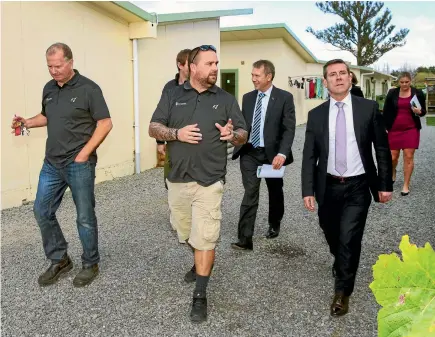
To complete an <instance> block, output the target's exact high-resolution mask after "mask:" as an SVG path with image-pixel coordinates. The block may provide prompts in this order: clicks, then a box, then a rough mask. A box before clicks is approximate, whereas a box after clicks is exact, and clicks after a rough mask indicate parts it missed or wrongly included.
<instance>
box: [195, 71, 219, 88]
mask: <svg viewBox="0 0 435 337" xmlns="http://www.w3.org/2000/svg"><path fill="white" fill-rule="evenodd" d="M216 81H217V73H212V74H209V75H208V76H207V77H205V78H201V79H199V81H198V82H199V83H200V84H201V85H202V86H204V87H208V88H209V87H212V86H214V85H215V84H216Z"/></svg>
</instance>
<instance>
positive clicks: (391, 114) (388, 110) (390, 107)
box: [383, 87, 426, 131]
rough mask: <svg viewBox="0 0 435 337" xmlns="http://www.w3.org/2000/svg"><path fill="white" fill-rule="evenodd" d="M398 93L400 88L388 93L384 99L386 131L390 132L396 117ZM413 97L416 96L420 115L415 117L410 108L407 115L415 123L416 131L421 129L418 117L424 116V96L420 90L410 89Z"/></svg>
mask: <svg viewBox="0 0 435 337" xmlns="http://www.w3.org/2000/svg"><path fill="white" fill-rule="evenodd" d="M399 92H400V88H393V89H390V91H388V94H387V97H386V98H385V104H384V111H383V114H384V120H385V127H386V128H387V130H388V131H390V130H391V128H392V127H393V124H394V121H395V119H396V117H397V104H398V102H399ZM414 95H416V96H417V99H418V101H419V102H420V105H421V115H419V116H418V115H416V114H415V113H414V112H413V111H412V109H411V106H409V113H410V114H411V115H412V118H413V119H414V122H415V127H416V128H417V129H419V130H420V129H421V121H420V117H423V116H424V115H426V96H425V95H424V93H423V91H421V90H420V89H417V88H414V87H411V97H414Z"/></svg>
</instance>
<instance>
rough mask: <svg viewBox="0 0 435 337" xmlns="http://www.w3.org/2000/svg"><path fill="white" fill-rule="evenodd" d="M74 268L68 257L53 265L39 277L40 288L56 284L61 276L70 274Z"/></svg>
mask: <svg viewBox="0 0 435 337" xmlns="http://www.w3.org/2000/svg"><path fill="white" fill-rule="evenodd" d="M72 268H73V263H72V261H71V259H70V258H69V256H68V255H66V256H65V257H64V259H63V260H61V261H60V262H58V263H52V264H51V266H50V267H48V269H47V270H46V271H45V272H44V273H43V274H41V275H40V276H39V278H38V283H39V285H40V286H48V285H50V284H54V283H56V281H57V280H58V279H59V277H60V275H62V274H65V273H67V272H69V271H70V270H71V269H72Z"/></svg>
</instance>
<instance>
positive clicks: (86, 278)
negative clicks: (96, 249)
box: [73, 264, 99, 287]
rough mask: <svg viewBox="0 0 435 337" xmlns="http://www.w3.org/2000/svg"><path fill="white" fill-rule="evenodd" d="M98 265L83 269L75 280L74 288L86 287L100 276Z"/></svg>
mask: <svg viewBox="0 0 435 337" xmlns="http://www.w3.org/2000/svg"><path fill="white" fill-rule="evenodd" d="M98 273H99V269H98V264H94V265H92V266H86V267H83V268H82V270H81V271H80V272H79V273H78V274H77V275H76V277H75V278H74V280H73V285H74V287H84V286H86V285H88V284H90V283H91V282H92V281H93V280H94V279H95V278H96V277H97V275H98Z"/></svg>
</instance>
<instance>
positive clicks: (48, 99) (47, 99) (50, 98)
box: [45, 97, 53, 102]
mask: <svg viewBox="0 0 435 337" xmlns="http://www.w3.org/2000/svg"><path fill="white" fill-rule="evenodd" d="M52 99H53V98H52V97H48V98H46V99H45V101H46V102H48V101H51V100H52Z"/></svg>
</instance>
